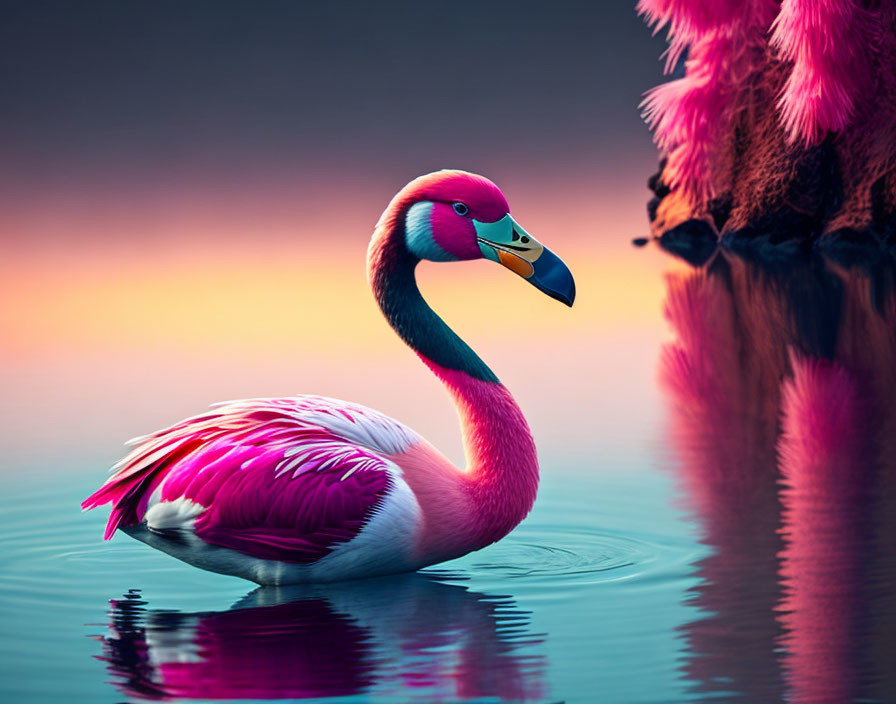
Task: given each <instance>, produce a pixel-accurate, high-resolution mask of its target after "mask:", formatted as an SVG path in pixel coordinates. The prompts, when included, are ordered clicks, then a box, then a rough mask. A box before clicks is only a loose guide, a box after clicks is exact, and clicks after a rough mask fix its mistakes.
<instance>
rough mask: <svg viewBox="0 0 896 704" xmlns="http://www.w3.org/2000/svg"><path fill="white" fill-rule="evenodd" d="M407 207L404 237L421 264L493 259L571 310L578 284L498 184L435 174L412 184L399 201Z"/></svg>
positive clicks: (459, 174)
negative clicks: (515, 215) (525, 224)
mask: <svg viewBox="0 0 896 704" xmlns="http://www.w3.org/2000/svg"><path fill="white" fill-rule="evenodd" d="M402 195H404V197H405V198H403V200H405V199H406V202H407V203H408V204H409V205H408V207H407V209H406V210H405V216H404V225H405V227H404V233H405V243H406V244H407V248H408V250H409V251H410V252H411V254H413V255H414V256H415V257H417V258H418V259H428V260H430V261H437V262H450V261H459V260H465V259H482V258H484V259H490V260H491V261H494V262H498V263H499V264H502V265H503V266H505V267H507V268H508V269H510V270H511V271H513V272H514V273H516V274H519V275H520V276H522V277H523V278H524V279H526V281H528V282H529V283H531V284H532V285H533V286H535V287H536V288H538V289H539V290H541V291H542V292H544V293H546V294H547V295H549V296H551V297H552V298H555V299H557V300H558V301H562V302H563V303H565V304H566V305H568V306H571V305H572V304H573V301H574V300H575V296H576V287H575V282H574V281H573V278H572V274H570V272H569V269H568V268H567V267H566V265H565V264H564V263H563V262H562V261H561V260H560V258H559V257H558V256H557V255H556V254H554V253H553V252H551V251H550V250H549V249H548V248H547V247H545V246H544V245H543V244H541V243H540V242H539V241H538V240H536V239H535V238H534V237H532V235H530V234H529V233H528V232H526V231H525V230H524V229H523V228H522V227H521V226H520V224H519V223H518V222H517V221H516V220H514V219H513V218H512V217H511V215H510V207H509V206H508V205H507V199H506V198H504V194H503V193H501V189H499V188H498V187H497V186H496V185H495V184H494V183H492V182H491V181H489V180H488V179H487V178H485V177H483V176H478V175H476V174H471V173H467V172H466V171H449V170H445V171H436V172H435V173H431V174H427V175H426V176H421V177H420V178H418V179H415V180H414V181H411V183H409V184H408V185H407V186H406V187H405V188H404V189H403V190H402V193H400V194H399V196H402Z"/></svg>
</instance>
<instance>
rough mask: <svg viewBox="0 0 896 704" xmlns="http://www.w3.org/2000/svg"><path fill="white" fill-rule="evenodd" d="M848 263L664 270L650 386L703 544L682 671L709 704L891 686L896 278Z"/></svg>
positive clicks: (895, 682)
mask: <svg viewBox="0 0 896 704" xmlns="http://www.w3.org/2000/svg"><path fill="white" fill-rule="evenodd" d="M845 264H848V266H847V265H844V263H840V264H838V263H835V262H832V261H830V260H826V259H823V258H821V257H818V256H815V255H811V254H806V255H805V256H803V255H799V256H794V257H791V258H790V259H789V260H788V261H786V262H776V263H768V262H765V263H763V262H758V261H756V260H755V259H753V260H750V259H748V258H744V257H740V256H736V255H734V254H732V253H731V252H730V251H726V250H719V251H717V252H715V253H714V254H713V255H712V257H711V258H710V259H709V261H708V263H707V264H705V265H704V266H702V267H700V268H697V269H692V270H689V271H687V272H684V273H677V274H673V275H671V276H670V277H669V279H668V289H667V301H666V314H667V317H668V319H669V321H670V323H671V324H672V327H673V330H674V333H675V336H676V339H675V341H674V342H673V343H671V344H669V345H668V346H667V347H666V348H665V350H664V353H663V357H662V362H661V372H660V378H661V382H662V385H663V387H664V389H665V391H666V393H667V396H668V398H669V400H670V407H671V408H670V432H671V436H672V439H673V444H674V446H675V448H676V451H677V456H678V460H679V475H680V478H681V482H682V484H683V486H684V489H685V493H686V496H687V497H688V502H689V504H690V507H691V508H692V509H693V511H694V512H695V513H696V515H697V517H698V519H699V521H700V524H701V528H702V533H703V540H704V542H705V543H706V544H707V545H708V546H710V547H711V548H713V552H712V554H711V555H709V556H708V557H706V558H705V559H703V560H701V561H700V562H699V563H698V570H699V576H700V577H701V584H700V585H699V586H698V587H697V588H696V590H695V594H694V595H693V596H694V602H693V603H694V605H695V606H697V607H699V608H700V609H701V610H702V611H704V612H705V615H704V616H703V617H702V618H700V619H698V620H695V621H693V622H692V623H689V624H687V625H686V626H685V627H684V628H683V634H684V637H685V638H686V641H687V643H688V650H689V657H688V658H687V660H686V663H685V665H684V666H683V667H684V671H685V673H686V675H687V678H688V679H689V680H690V681H691V682H692V685H693V689H694V692H695V693H700V694H702V695H704V696H706V697H708V698H713V697H718V698H722V697H724V698H726V699H734V700H741V701H749V702H760V701H782V700H789V701H795V702H806V703H810V702H811V703H813V704H815V703H824V702H847V701H850V700H855V699H863V700H865V699H874V700H888V701H889V700H892V699H893V697H894V696H896V679H894V677H896V676H894V672H896V670H894V668H892V666H891V663H890V662H889V656H890V655H891V654H892V652H893V643H892V641H893V638H894V636H893V634H894V633H896V628H894V627H896V622H894V614H896V588H894V586H893V585H894V579H893V578H894V576H896V560H894V552H896V547H894V543H893V537H894V529H896V512H894V507H896V476H894V474H896V452H894V450H896V447H894V444H896V426H894V423H896V414H894V401H896V302H894V296H893V288H894V287H893V283H894V280H896V277H894V266H893V262H892V260H890V259H889V258H887V257H885V256H880V257H871V258H869V259H865V260H864V261H862V262H861V265H860V264H859V262H856V261H852V262H846V263H845Z"/></svg>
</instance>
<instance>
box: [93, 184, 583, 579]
mask: <svg viewBox="0 0 896 704" xmlns="http://www.w3.org/2000/svg"><path fill="white" fill-rule="evenodd" d="M509 210H510V209H509V207H508V205H507V200H506V199H505V197H504V195H503V193H502V192H501V190H500V189H499V188H498V187H497V186H496V185H495V184H494V183H492V182H491V181H490V180H488V179H486V178H484V177H483V176H479V175H476V174H471V173H467V172H464V171H456V170H443V171H437V172H434V173H431V174H427V175H425V176H421V177H419V178H417V179H415V180H413V181H411V182H410V183H409V184H408V185H407V186H405V187H404V188H403V189H402V190H401V191H399V193H398V194H397V195H396V196H395V197H394V198H393V199H392V201H391V203H390V204H389V206H388V207H387V208H386V210H385V211H384V212H383V214H382V216H381V217H380V219H379V221H378V223H377V225H376V227H375V229H374V233H373V237H372V240H371V243H370V247H369V249H368V254H367V271H368V279H369V282H370V285H371V288H372V289H373V293H374V296H375V298H376V301H377V303H378V304H379V307H380V309H381V310H382V312H383V314H384V316H385V318H386V320H387V321H388V322H389V324H390V325H391V326H392V328H393V329H394V330H395V332H396V333H397V334H398V335H399V336H400V337H401V339H402V340H404V342H405V343H406V344H407V345H408V346H410V347H411V348H412V349H413V350H414V351H415V352H416V353H417V355H418V356H419V357H420V359H421V360H422V361H423V363H424V364H426V366H428V367H429V368H430V369H431V370H432V372H433V373H434V374H435V375H436V376H437V377H438V378H439V379H440V380H441V381H442V383H443V384H444V386H445V388H446V389H447V390H448V392H449V394H450V395H451V397H452V398H453V400H454V404H455V406H456V408H457V412H458V415H459V417H460V421H461V426H462V435H463V442H464V449H465V454H466V458H467V468H466V469H461V468H458V467H457V466H455V465H454V464H453V463H452V462H450V461H449V460H448V459H447V458H446V457H445V456H444V455H443V454H442V453H441V452H439V451H438V450H437V449H436V448H435V447H433V446H432V445H431V444H430V443H428V442H427V441H426V440H425V439H423V438H422V437H421V436H420V435H418V434H417V433H415V432H414V431H413V430H411V429H410V428H408V427H407V426H405V425H404V424H402V423H400V422H398V421H396V420H393V419H392V418H389V417H388V416H385V415H383V414H382V413H378V412H377V411H374V410H371V409H369V408H366V407H364V406H360V405H357V404H354V403H348V402H345V401H339V400H335V399H331V398H325V397H319V396H294V397H287V398H259V399H248V400H241V401H231V402H226V403H223V404H217V405H215V406H212V407H211V410H209V411H207V412H205V413H202V414H200V415H197V416H194V417H192V418H188V419H186V420H183V421H181V422H179V423H176V424H174V425H172V426H170V427H168V428H165V429H163V430H159V431H157V432H155V433H152V434H150V435H147V436H144V437H141V438H135V439H134V440H132V441H130V443H129V444H130V445H134V448H133V450H132V451H131V452H130V454H128V455H127V456H126V457H125V458H124V459H122V460H121V461H120V462H119V463H118V464H117V465H115V466H114V467H113V468H112V472H113V474H112V475H111V476H110V477H109V479H108V480H107V481H106V483H105V484H103V486H101V487H100V488H99V489H98V490H97V491H96V492H95V493H94V494H92V495H91V496H90V497H89V498H88V499H86V500H85V501H84V502H83V503H82V504H81V507H82V509H84V510H87V509H92V508H95V507H96V506H100V505H102V504H107V503H111V504H112V512H111V514H110V516H109V520H108V523H107V525H106V531H105V535H104V538H105V539H106V540H108V539H109V538H111V537H112V535H113V534H114V533H115V531H116V530H121V531H123V532H125V533H127V534H128V535H130V536H131V537H133V538H136V539H137V540H141V541H143V542H144V543H147V544H148V545H150V546H152V547H154V548H157V549H159V550H162V551H164V552H166V553H168V554H170V555H172V556H174V557H176V558H179V559H180V560H183V561H184V562H187V563H189V564H192V565H194V566H196V567H200V568H202V569H206V570H210V571H212V572H218V573H222V574H228V575H234V576H238V577H242V578H244V579H248V580H251V581H253V582H257V583H258V584H262V585H278V584H297V583H314V582H334V581H341V580H348V579H358V578H363V577H372V576H379V575H385V574H392V573H399V572H409V571H413V570H417V569H420V568H422V567H426V566H428V565H432V564H435V563H438V562H443V561H445V560H450V559H453V558H457V557H460V556H462V555H465V554H467V553H469V552H472V551H474V550H479V549H481V548H483V547H485V546H487V545H490V544H491V543H494V542H495V541H497V540H500V539H501V538H503V537H504V536H505V535H507V533H509V532H510V531H511V530H512V529H513V528H514V527H515V526H516V525H517V524H518V523H519V522H520V521H522V520H523V518H525V516H526V515H527V514H528V512H529V510H530V509H531V508H532V504H533V503H534V501H535V495H536V490H537V488H538V458H537V456H536V451H535V443H534V441H533V439H532V434H531V432H530V430H529V426H528V424H527V423H526V419H525V418H524V417H523V413H522V412H521V410H520V408H519V406H517V404H516V402H515V401H514V399H513V397H512V396H511V395H510V393H509V392H508V390H507V389H506V388H505V387H504V386H503V385H502V384H501V383H500V382H499V381H498V378H497V377H496V376H495V374H494V373H493V372H492V371H491V370H490V369H489V368H488V366H486V364H485V363H484V362H483V361H482V360H481V359H480V358H479V357H478V356H477V355H476V353H475V352H473V350H472V349H470V347H469V346H467V344H466V343H464V341H463V340H461V339H460V337H458V336H457V335H456V334H455V333H454V332H453V331H452V330H451V329H450V328H449V327H448V326H447V325H446V324H445V323H444V322H443V321H442V319H441V318H439V316H438V315H437V314H436V313H435V312H433V310H432V309H431V308H430V307H429V306H428V305H427V304H426V302H425V301H424V299H423V296H422V295H421V294H420V291H419V289H418V288H417V282H416V278H415V273H414V272H415V268H416V266H417V264H418V263H419V262H420V261H421V260H423V259H426V260H430V261H437V262H451V261H460V260H470V259H480V258H485V259H490V260H492V261H495V262H498V263H500V264H502V265H504V266H505V267H506V268H508V269H510V270H511V271H513V272H515V273H516V274H519V275H520V276H522V277H523V278H525V279H526V280H527V281H528V282H529V283H531V284H533V285H534V286H535V287H536V288H538V289H540V290H541V291H543V292H544V293H546V294H547V295H549V296H551V297H553V298H555V299H557V300H559V301H562V302H563V303H565V304H567V305H569V306H571V305H572V304H573V300H574V298H575V283H574V281H573V278H572V275H571V274H570V272H569V269H568V268H567V267H566V265H565V264H563V262H562V261H561V260H560V259H559V258H558V257H557V256H556V255H555V254H553V253H552V252H551V251H550V250H549V249H547V248H546V247H544V246H543V245H542V244H540V243H539V242H538V241H537V240H536V239H535V238H534V237H532V236H531V235H530V234H529V233H527V232H526V231H525V230H524V229H523V228H522V227H521V226H520V225H519V224H517V222H516V221H515V220H514V219H513V218H512V217H511V215H510V212H509Z"/></svg>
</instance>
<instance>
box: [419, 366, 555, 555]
mask: <svg viewBox="0 0 896 704" xmlns="http://www.w3.org/2000/svg"><path fill="white" fill-rule="evenodd" d="M421 359H423V361H424V362H425V363H426V365H427V366H428V367H429V368H430V369H431V370H432V371H433V373H434V374H435V375H436V376H437V377H439V379H441V381H442V383H444V384H445V388H447V389H448V392H449V393H450V394H451V396H452V398H453V399H454V404H455V407H456V408H457V413H458V416H459V417H460V423H461V432H462V434H463V442H464V451H465V453H466V458H467V472H468V475H469V480H470V484H469V491H470V498H471V499H472V502H473V505H474V509H475V512H474V515H473V516H472V519H473V520H474V521H475V522H476V525H475V526H471V528H473V531H472V532H473V534H474V535H475V539H476V543H477V545H478V547H484V546H485V545H489V544H491V543H493V542H495V541H496V540H499V539H500V538H502V537H504V536H505V535H507V533H509V532H510V531H511V530H512V529H513V528H514V527H515V526H516V525H517V524H518V523H519V522H520V521H521V520H523V518H525V517H526V514H528V513H529V511H530V510H531V508H532V504H533V503H534V502H535V494H536V492H537V490H538V456H537V454H536V450H535V441H534V440H533V439H532V433H531V432H530V430H529V425H528V423H527V422H526V419H525V418H524V417H523V413H522V411H521V410H520V408H519V406H517V404H516V401H514V399H513V396H511V395H510V392H509V391H508V390H507V389H506V388H505V387H504V386H502V385H501V384H499V383H495V382H490V381H482V380H479V379H474V378H473V377H471V376H469V375H467V374H465V373H464V372H462V371H456V370H453V369H446V368H444V367H441V366H439V365H438V364H436V363H435V362H432V361H431V360H429V359H427V358H426V357H422V356H421Z"/></svg>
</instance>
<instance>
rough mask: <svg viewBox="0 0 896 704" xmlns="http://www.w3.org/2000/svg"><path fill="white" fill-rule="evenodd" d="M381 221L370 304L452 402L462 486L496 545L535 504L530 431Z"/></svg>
mask: <svg viewBox="0 0 896 704" xmlns="http://www.w3.org/2000/svg"><path fill="white" fill-rule="evenodd" d="M387 212H388V211H387ZM384 220H386V223H385V226H384V223H383V221H381V224H380V225H379V226H378V228H377V233H376V234H375V235H374V239H373V241H372V242H371V246H370V251H369V253H368V275H369V278H370V284H371V287H372V289H373V292H374V296H375V297H376V300H377V303H378V304H379V306H380V309H381V310H382V311H383V314H384V315H385V317H386V319H387V320H388V321H389V324H390V325H391V326H392V328H393V329H394V330H395V332H396V333H398V335H399V336H400V337H401V338H402V339H403V340H404V341H405V342H406V343H407V344H408V346H410V347H411V348H412V349H413V350H414V351H415V352H416V353H417V354H418V355H419V356H420V358H421V359H422V360H423V362H424V363H425V364H426V365H427V366H428V367H429V368H430V369H431V370H432V371H433V372H434V373H435V375H436V376H437V377H438V378H439V379H441V381H442V383H443V384H444V385H445V388H446V389H447V390H448V392H449V393H450V394H451V396H452V398H453V400H454V404H455V407H456V408H457V413H458V416H459V417H460V422H461V430H462V434H463V442H464V451H465V454H466V458H467V476H468V478H469V483H470V484H469V485H470V487H471V491H472V493H473V496H474V499H475V500H476V502H477V509H478V511H479V512H480V514H481V515H482V517H483V518H484V519H487V521H488V522H490V524H491V528H490V531H493V532H494V533H495V534H496V536H497V537H494V538H492V539H494V540H496V539H497V538H499V537H501V536H502V535H504V534H506V532H508V531H509V530H510V529H511V528H513V526H515V525H516V524H517V523H518V522H519V521H521V520H522V519H523V518H524V517H525V515H526V514H527V513H528V512H529V509H530V508H531V507H532V503H533V502H534V500H535V492H536V490H537V487H538V458H537V455H536V451H535V443H534V441H533V439H532V434H531V432H530V430H529V425H528V423H526V419H525V418H524V417H523V414H522V411H520V408H519V406H517V404H516V402H515V401H514V399H513V397H512V396H511V395H510V392H509V391H508V390H507V389H506V388H505V387H504V386H503V385H502V384H501V383H500V382H499V381H498V378H497V377H496V376H495V375H494V373H493V372H492V371H491V370H490V369H489V368H488V366H487V365H486V364H485V362H483V361H482V360H481V359H480V358H479V357H478V356H477V355H476V353H475V352H473V350H472V349H470V347H469V346H468V345H467V344H466V343H465V342H464V341H463V340H461V339H460V337H458V336H457V334H455V332H454V331H453V330H451V328H449V327H448V326H447V325H446V324H445V322H444V321H443V320H442V319H441V318H440V317H439V316H438V315H437V314H436V313H435V312H434V311H433V310H432V309H431V308H430V307H429V306H428V305H427V303H426V301H425V300H424V299H423V296H422V295H421V294H420V290H419V288H418V287H417V281H416V278H415V276H414V269H415V267H416V264H417V260H416V258H414V257H413V255H411V254H410V252H408V251H407V248H406V247H405V245H404V237H403V227H404V226H403V222H402V220H401V219H400V218H399V217H395V218H392V219H391V221H390V220H387V218H385V217H384ZM501 531H503V532H501ZM498 533H500V535H497V534H498ZM487 542H491V539H488V536H486V538H485V539H484V543H487Z"/></svg>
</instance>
